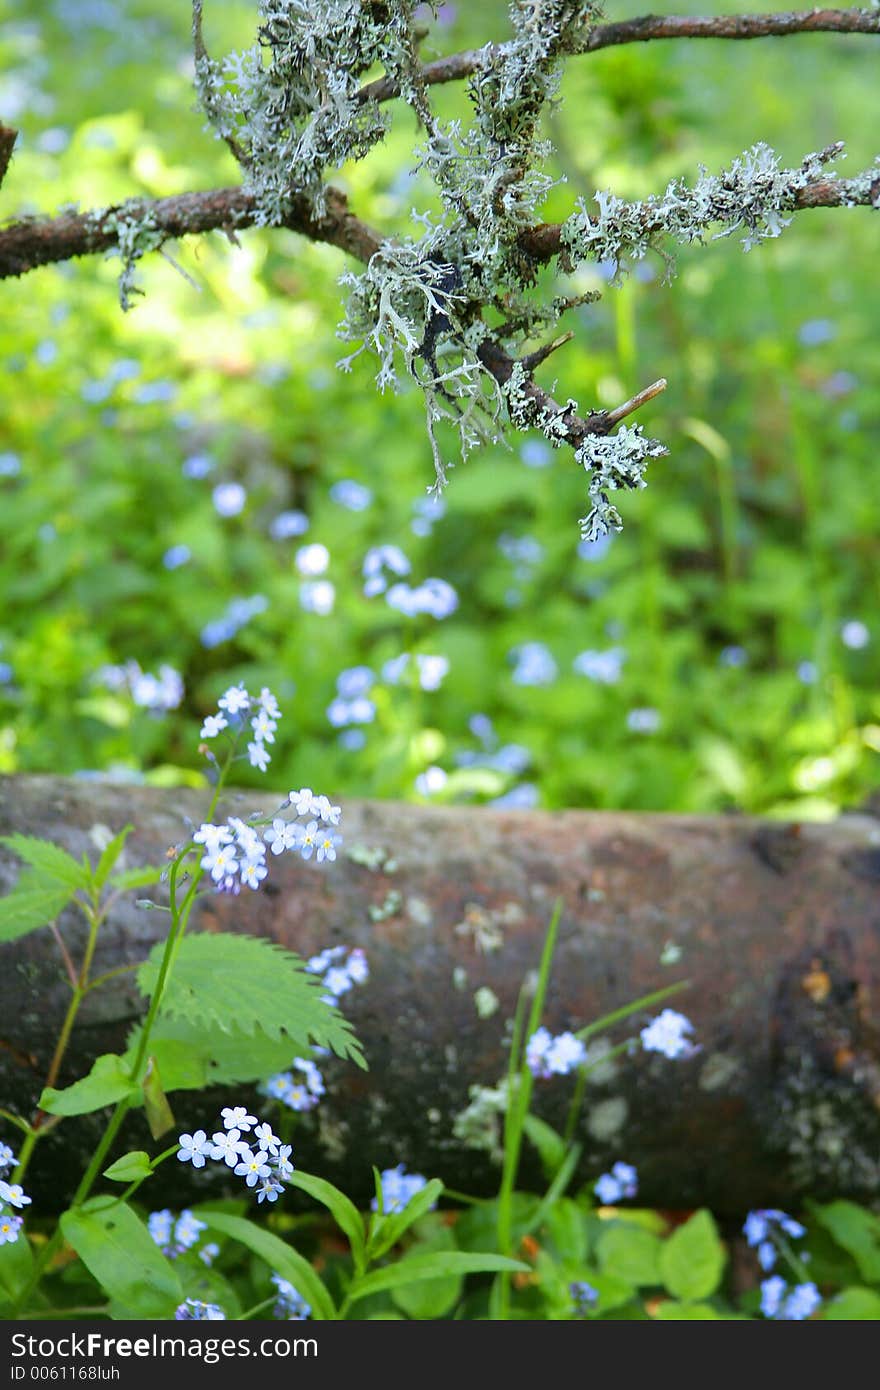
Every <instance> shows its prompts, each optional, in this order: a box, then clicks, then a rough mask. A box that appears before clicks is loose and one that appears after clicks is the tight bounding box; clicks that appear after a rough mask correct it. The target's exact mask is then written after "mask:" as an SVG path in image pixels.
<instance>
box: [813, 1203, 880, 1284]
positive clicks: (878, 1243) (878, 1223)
mask: <svg viewBox="0 0 880 1390" xmlns="http://www.w3.org/2000/svg"><path fill="white" fill-rule="evenodd" d="M810 1210H811V1212H812V1214H813V1215H814V1217H815V1218H816V1220H817V1221H818V1222H819V1224H820V1225H821V1226H824V1227H825V1230H826V1231H829V1232H830V1233H831V1235H832V1236H833V1237H834V1239H835V1240H836V1241H837V1244H838V1245H839V1246H840V1247H841V1249H843V1250H845V1251H846V1252H847V1254H849V1255H852V1257H853V1259H854V1260H855V1262H856V1264H857V1265H858V1268H859V1273H860V1274H861V1276H862V1278H863V1279H864V1280H865V1281H866V1283H869V1284H877V1283H880V1217H877V1216H875V1215H874V1213H873V1212H871V1211H868V1209H867V1207H861V1206H858V1205H857V1203H855V1202H846V1201H843V1200H841V1201H837V1202H828V1203H825V1204H822V1205H819V1204H811V1207H810Z"/></svg>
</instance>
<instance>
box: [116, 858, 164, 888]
mask: <svg viewBox="0 0 880 1390" xmlns="http://www.w3.org/2000/svg"><path fill="white" fill-rule="evenodd" d="M167 867H168V865H167V864H144V866H143V868H140V869H121V870H120V871H119V873H118V874H113V875H112V876H111V878H110V887H111V888H118V889H120V891H122V892H124V891H125V890H126V889H129V888H148V887H149V886H150V884H151V883H158V882H159V879H160V878H161V877H162V875H163V874H164V872H165V870H166V869H167Z"/></svg>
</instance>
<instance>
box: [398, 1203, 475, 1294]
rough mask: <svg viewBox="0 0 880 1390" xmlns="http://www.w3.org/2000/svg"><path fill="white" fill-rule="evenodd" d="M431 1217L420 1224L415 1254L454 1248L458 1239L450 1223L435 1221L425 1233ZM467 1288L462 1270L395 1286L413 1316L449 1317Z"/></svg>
mask: <svg viewBox="0 0 880 1390" xmlns="http://www.w3.org/2000/svg"><path fill="white" fill-rule="evenodd" d="M429 1220H430V1218H425V1220H424V1221H423V1222H422V1223H421V1225H420V1228H419V1240H418V1244H417V1245H415V1246H413V1249H412V1254H414V1255H415V1254H419V1255H428V1254H433V1253H436V1252H437V1251H443V1250H454V1249H455V1240H454V1239H453V1236H452V1232H451V1231H450V1230H449V1228H448V1226H442V1225H440V1224H439V1223H435V1224H434V1225H433V1227H431V1228H429V1230H428V1232H427V1234H425V1229H424V1228H425V1227H426V1226H427V1225H428V1222H429ZM463 1288H464V1280H463V1278H462V1276H461V1275H460V1274H452V1275H446V1276H445V1278H442V1279H421V1280H417V1281H416V1282H415V1283H414V1284H401V1285H399V1287H397V1288H395V1289H392V1290H391V1297H392V1299H393V1301H394V1303H395V1304H396V1305H397V1307H398V1308H400V1309H401V1310H402V1311H403V1312H404V1313H406V1315H407V1317H409V1318H418V1319H427V1318H445V1317H446V1316H447V1314H448V1313H450V1312H451V1311H452V1309H453V1308H454V1307H455V1305H456V1303H457V1302H458V1300H459V1299H460V1298H461V1292H462V1289H463Z"/></svg>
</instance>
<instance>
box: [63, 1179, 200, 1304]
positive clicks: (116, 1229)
mask: <svg viewBox="0 0 880 1390" xmlns="http://www.w3.org/2000/svg"><path fill="white" fill-rule="evenodd" d="M61 1230H62V1233H63V1235H64V1239H65V1240H66V1241H67V1242H68V1243H69V1244H70V1245H72V1246H73V1248H74V1250H75V1251H76V1253H77V1254H78V1255H79V1257H80V1259H81V1260H82V1262H83V1264H84V1265H85V1266H86V1268H87V1269H88V1270H89V1272H90V1273H91V1274H92V1275H94V1277H95V1278H96V1279H97V1281H98V1283H99V1284H100V1285H101V1288H102V1289H104V1290H105V1291H106V1293H107V1294H109V1296H110V1298H111V1299H112V1300H113V1313H114V1316H116V1317H121V1318H173V1316H174V1310H175V1308H176V1307H177V1306H178V1305H179V1304H180V1303H182V1302H183V1290H182V1288H181V1286H180V1279H179V1278H178V1276H177V1271H176V1270H175V1268H174V1266H173V1265H172V1264H171V1262H170V1260H168V1259H166V1258H165V1256H164V1255H163V1254H162V1251H161V1250H160V1249H159V1247H158V1245H157V1244H156V1242H155V1241H154V1240H153V1237H152V1236H151V1235H150V1232H149V1231H148V1230H147V1227H146V1226H145V1225H144V1223H143V1221H141V1220H140V1218H139V1217H138V1216H136V1215H135V1213H134V1211H132V1209H131V1207H129V1206H126V1204H125V1202H118V1201H110V1200H108V1199H107V1198H106V1197H95V1198H93V1199H92V1200H91V1201H90V1202H85V1203H84V1204H83V1205H82V1206H81V1207H77V1208H75V1209H71V1210H69V1211H66V1212H65V1213H64V1215H63V1216H62V1217H61Z"/></svg>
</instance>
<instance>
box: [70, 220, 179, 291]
mask: <svg viewBox="0 0 880 1390" xmlns="http://www.w3.org/2000/svg"><path fill="white" fill-rule="evenodd" d="M88 222H89V224H90V227H91V230H92V231H93V232H94V233H95V235H98V234H100V235H101V237H102V238H103V237H105V236H106V235H107V234H110V235H112V236H114V237H115V243H114V245H113V246H111V248H110V250H109V251H108V252H107V254H108V256H119V257H121V259H122V269H121V270H120V272H119V303H120V305H121V307H122V310H123V312H127V311H128V310H129V309H130V308H131V307H132V301H133V298H134V296H135V295H142V294H143V290H142V289H141V288H140V287H139V286H138V284H137V281H136V269H135V268H136V266H137V263H138V261H139V260H141V258H142V257H143V256H146V255H148V254H149V252H151V251H158V250H159V249H160V248H161V247H162V246H163V244H164V243H165V242H166V241H167V240H168V233H167V232H166V231H164V230H163V229H162V228H161V227H160V226H159V224H158V221H157V220H156V214H155V212H154V211H153V209H152V208H150V206H149V204H148V203H147V201H146V200H145V199H143V198H129V199H128V201H127V202H125V203H121V204H120V206H119V207H117V208H109V209H108V208H98V209H96V210H95V211H94V212H92V213H90V214H89V216H88Z"/></svg>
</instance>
